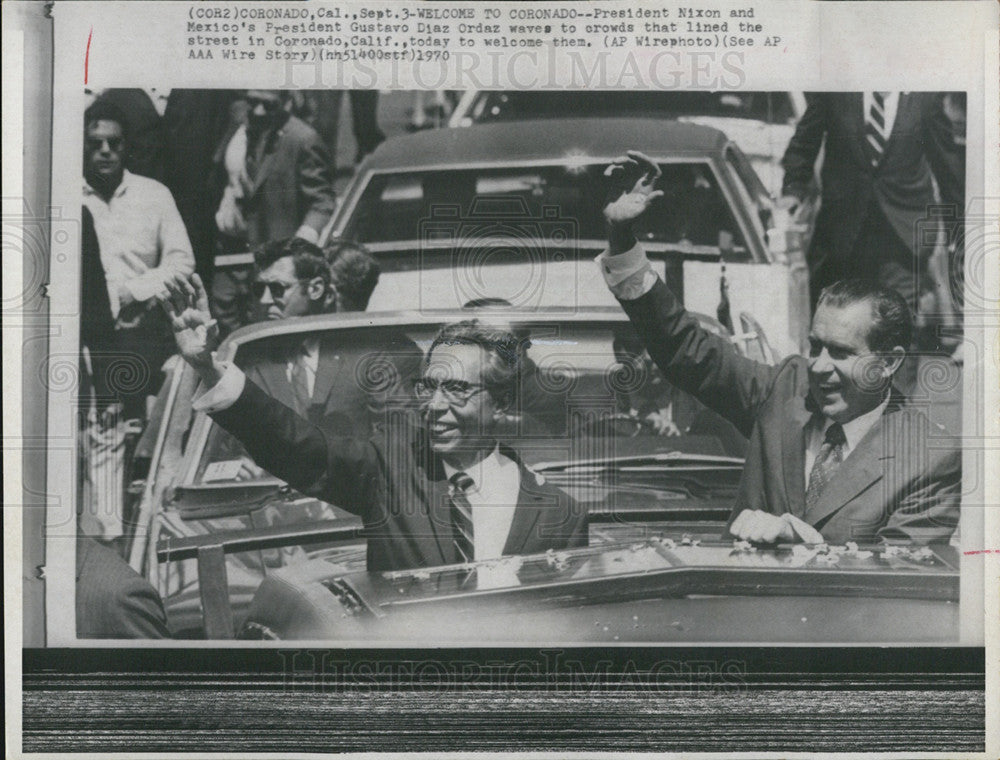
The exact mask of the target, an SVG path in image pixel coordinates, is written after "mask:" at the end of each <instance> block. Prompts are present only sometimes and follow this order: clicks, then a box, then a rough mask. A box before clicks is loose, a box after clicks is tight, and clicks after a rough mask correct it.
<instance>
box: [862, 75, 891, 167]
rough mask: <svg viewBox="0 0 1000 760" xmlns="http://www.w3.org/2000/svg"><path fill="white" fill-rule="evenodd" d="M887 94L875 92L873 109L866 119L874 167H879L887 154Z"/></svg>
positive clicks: (867, 139)
mask: <svg viewBox="0 0 1000 760" xmlns="http://www.w3.org/2000/svg"><path fill="white" fill-rule="evenodd" d="M887 94H888V93H885V92H873V93H872V104H871V108H869V109H868V115H867V118H866V119H865V139H866V141H867V143H868V153H869V156H870V157H871V162H872V166H878V164H879V161H881V160H882V154H883V153H885V143H886V140H887V139H888V138H889V135H888V134H887V131H886V128H885V96H886V95H887Z"/></svg>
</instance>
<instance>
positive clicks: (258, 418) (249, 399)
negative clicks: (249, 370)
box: [212, 379, 378, 518]
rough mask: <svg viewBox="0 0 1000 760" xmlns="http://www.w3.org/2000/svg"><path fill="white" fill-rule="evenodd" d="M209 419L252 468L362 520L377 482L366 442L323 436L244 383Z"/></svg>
mask: <svg viewBox="0 0 1000 760" xmlns="http://www.w3.org/2000/svg"><path fill="white" fill-rule="evenodd" d="M212 419H214V420H215V421H216V422H217V423H218V424H219V425H221V426H222V427H223V428H225V429H226V430H227V431H229V432H230V433H232V435H233V436H235V437H236V438H237V439H238V440H239V441H240V442H241V443H242V444H243V445H244V446H246V449H247V451H248V452H249V454H250V456H251V457H253V459H254V461H255V462H256V463H257V464H259V465H260V466H261V467H263V468H264V469H265V470H267V471H268V472H269V473H271V474H272V475H274V476H275V477H278V478H281V479H282V480H284V481H286V482H287V483H288V484H289V485H290V486H292V487H293V488H294V489H295V490H297V491H299V492H300V493H303V494H305V495H306V496H313V497H315V498H317V499H320V500H321V501H326V502H332V503H336V504H337V505H339V506H342V507H343V508H344V509H346V510H348V511H349V512H353V513H354V514H357V515H360V516H361V517H362V518H364V517H365V516H366V513H367V511H368V509H369V507H370V505H371V504H372V502H373V495H374V493H375V487H376V482H377V477H378V457H377V455H376V453H375V448H374V446H373V445H372V444H371V443H370V442H368V441H362V440H358V439H354V438H347V437H338V436H334V435H330V434H328V433H327V432H325V431H324V430H322V429H321V428H319V427H317V426H316V425H314V424H312V423H311V422H309V421H308V420H305V419H303V418H302V417H299V416H298V415H297V414H296V413H295V412H294V411H293V410H292V409H289V408H288V407H287V406H285V405H284V404H282V403H281V402H279V401H276V400H275V399H273V398H271V397H270V396H268V395H267V393H265V392H264V391H263V390H262V389H261V388H260V387H259V386H257V385H255V384H254V383H253V382H252V381H250V380H249V379H248V380H247V381H246V385H245V386H244V388H243V393H242V395H241V396H240V397H239V399H238V400H237V401H236V403H234V404H233V405H232V406H231V407H229V408H228V409H225V410H224V411H221V412H216V413H214V414H212Z"/></svg>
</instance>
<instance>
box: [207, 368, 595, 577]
mask: <svg viewBox="0 0 1000 760" xmlns="http://www.w3.org/2000/svg"><path fill="white" fill-rule="evenodd" d="M212 418H213V419H214V420H215V421H216V422H217V423H218V424H219V425H221V426H222V427H223V428H225V429H226V430H228V431H229V432H230V433H232V434H233V435H234V436H235V437H236V438H238V439H239V440H240V441H241V442H242V443H243V445H244V446H246V448H247V451H248V452H249V453H250V455H251V456H252V457H253V458H254V460H255V461H256V462H257V463H258V464H260V465H261V466H262V467H264V469H266V470H267V471H268V472H270V473H272V474H273V475H275V476H277V477H279V478H282V479H283V480H285V481H287V482H288V483H289V485H291V486H292V487H294V488H295V489H296V490H298V491H300V492H302V493H304V494H306V495H309V496H314V497H316V498H318V499H322V500H323V501H330V502H335V503H337V504H338V505H340V506H341V507H343V508H344V509H346V510H348V511H350V512H353V513H354V514H356V515H359V516H360V517H361V518H362V520H363V521H364V525H365V532H366V536H367V539H368V569H369V570H376V571H378V570H401V569H406V568H413V567H429V566H434V565H446V564H454V563H457V562H460V561H461V560H460V558H459V554H458V550H457V549H456V547H455V544H454V541H453V527H452V521H451V514H450V502H449V498H448V487H449V484H448V479H447V477H445V473H444V467H443V466H442V464H441V462H440V461H439V460H438V459H437V458H436V457H435V456H434V454H433V452H432V451H431V448H430V446H429V444H428V442H427V440H426V438H425V434H424V431H423V429H422V428H420V427H418V426H416V425H414V424H413V423H412V421H411V419H410V417H409V416H408V415H406V414H400V415H398V416H394V417H393V418H391V419H390V421H389V424H388V425H387V426H386V428H385V429H384V430H382V431H380V433H379V434H377V435H375V436H373V437H372V438H370V439H368V440H364V439H360V438H350V437H343V436H334V435H331V434H329V433H328V432H326V431H324V430H323V429H321V428H319V427H317V426H315V425H313V424H311V423H309V422H308V421H307V420H304V419H302V418H301V417H299V416H298V415H297V414H295V413H294V412H293V411H292V410H291V409H289V408H288V407H287V406H285V405H283V404H281V403H280V402H279V401H277V400H275V399H273V398H271V397H269V396H268V395H267V394H266V393H265V392H264V391H263V390H262V389H261V388H259V387H258V386H256V385H255V384H254V383H253V382H251V381H250V380H247V383H246V386H245V388H244V391H243V394H242V395H241V396H240V398H239V399H238V400H237V401H236V403H235V404H233V405H232V406H231V407H229V408H228V409H226V410H224V411H221V412H216V413H214V414H213V415H212ZM501 451H502V453H503V454H504V455H505V456H508V457H510V458H512V459H514V460H515V461H516V462H518V466H519V468H520V475H521V479H520V480H521V482H520V489H519V492H518V496H517V504H516V507H515V512H514V519H513V523H512V524H511V528H510V533H509V534H508V536H507V542H506V544H505V545H504V554H532V553H536V552H542V551H546V550H548V549H564V548H567V547H573V546H586V545H587V527H588V523H587V507H586V505H585V504H579V503H577V502H576V501H575V500H574V499H572V498H571V497H570V496H569V495H567V494H566V493H564V492H563V491H561V490H560V489H558V488H555V487H554V486H551V485H549V484H547V483H545V482H544V480H543V479H542V478H541V477H540V476H537V475H536V474H534V473H532V472H531V471H530V470H528V469H527V468H526V467H525V466H524V465H523V464H522V463H521V462H520V460H519V459H518V457H517V455H516V454H515V453H514V452H513V451H511V450H509V449H506V448H501Z"/></svg>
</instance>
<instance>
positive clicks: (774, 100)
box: [469, 90, 795, 124]
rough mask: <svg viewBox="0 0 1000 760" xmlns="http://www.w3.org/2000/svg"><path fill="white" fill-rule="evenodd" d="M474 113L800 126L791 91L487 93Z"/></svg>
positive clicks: (484, 117)
mask: <svg viewBox="0 0 1000 760" xmlns="http://www.w3.org/2000/svg"><path fill="white" fill-rule="evenodd" d="M469 114H470V117H471V119H472V121H474V122H476V123H490V122H503V121H518V120H523V119H538V118H564V117H572V116H667V117H672V118H676V117H678V116H714V117H722V118H736V119H753V120H756V121H762V122H766V123H768V124H790V123H793V122H794V119H795V110H794V106H793V104H792V100H791V97H790V96H789V94H788V93H787V92H734V91H731V90H729V91H724V92H700V91H687V92H679V91H643V92H635V91H627V90H626V91H620V90H611V91H601V90H585V91H569V92H553V91H549V90H546V91H544V92H543V91H531V90H528V91H499V92H497V91H489V92H487V91H484V92H481V93H480V94H479V96H478V97H477V98H476V99H475V100H474V101H473V103H472V105H471V107H470V109H469Z"/></svg>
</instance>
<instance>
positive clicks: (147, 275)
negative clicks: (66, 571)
mask: <svg viewBox="0 0 1000 760" xmlns="http://www.w3.org/2000/svg"><path fill="white" fill-rule="evenodd" d="M344 99H345V98H344V93H343V92H340V91H309V92H304V93H303V92H295V93H282V92H278V91H265V90H249V91H225V90H183V89H173V90H169V91H163V90H155V89H150V90H142V89H112V90H106V91H104V92H101V93H95V94H94V96H93V99H92V102H91V104H90V105H89V106H88V108H87V111H86V113H85V118H84V156H83V174H84V182H83V203H84V207H83V217H82V219H83V233H82V235H83V238H82V259H83V266H82V304H83V309H82V315H81V345H82V347H83V351H82V365H83V369H84V372H83V373H82V376H83V377H84V379H85V384H84V386H83V393H84V398H86V399H87V400H88V402H87V403H85V404H84V405H83V407H82V408H84V409H85V411H86V416H87V420H86V421H85V424H84V426H83V435H82V441H83V446H82V449H81V454H82V457H81V463H82V466H81V478H80V481H79V482H80V505H81V509H80V512H81V529H82V530H83V531H84V532H85V533H86V534H88V535H94V536H98V537H100V538H102V539H104V540H113V539H115V538H117V537H119V536H121V534H122V531H123V520H124V518H125V515H124V514H123V513H124V501H125V493H124V485H125V478H126V472H127V469H128V461H129V457H130V453H131V445H132V443H134V441H135V440H136V434H138V433H139V432H141V430H142V429H143V423H144V421H145V419H146V417H147V405H148V404H149V402H150V399H151V397H152V396H154V395H155V394H156V393H157V391H158V390H159V388H160V386H161V384H162V382H163V378H164V373H163V371H162V370H163V368H164V365H165V363H166V362H167V360H168V359H169V357H170V356H171V355H172V354H173V353H174V351H175V348H174V344H173V338H172V336H171V334H170V330H169V327H168V325H167V323H166V320H165V319H164V317H163V313H162V310H161V309H160V308H159V306H158V304H157V298H158V297H159V296H162V295H164V294H165V292H166V290H165V288H166V285H165V283H166V282H167V281H169V280H170V279H172V278H176V277H185V276H189V275H191V274H193V273H197V274H198V275H199V276H200V277H201V278H202V280H203V282H205V283H206V284H207V287H208V288H209V291H210V293H211V304H212V312H213V315H214V317H215V319H216V320H217V321H218V323H219V325H220V328H221V331H222V333H223V334H225V333H228V332H230V331H232V330H234V329H236V328H238V327H240V326H242V325H245V324H248V323H250V322H253V321H257V320H260V319H266V318H277V317H286V316H297V315H300V314H313V313H321V312H329V311H345V310H347V311H350V310H358V309H364V308H365V306H366V305H367V301H368V297H369V296H370V295H371V291H372V290H373V289H374V286H375V283H376V282H377V279H378V275H379V268H378V264H377V262H376V261H375V260H374V259H373V258H372V257H371V256H370V255H369V254H368V253H367V251H365V250H364V248H362V247H360V246H356V245H353V244H351V243H348V242H346V241H330V242H328V243H326V244H325V245H324V248H323V249H320V248H319V247H318V246H317V243H319V242H320V239H321V236H323V234H324V231H325V228H326V227H327V225H328V223H329V222H330V218H331V215H332V213H333V210H334V205H335V196H334V189H333V181H334V174H335V168H336V167H335V166H334V162H333V156H335V155H336V152H335V151H336V142H337V125H338V122H339V117H340V105H341V101H342V100H344ZM349 99H350V103H351V112H352V117H353V124H354V135H355V141H356V143H357V146H358V152H357V156H356V159H357V160H360V159H362V158H363V157H364V156H365V155H366V154H367V153H369V152H371V151H372V150H374V149H375V147H377V146H378V144H379V143H380V142H381V141H383V140H384V139H385V135H384V134H383V133H382V132H381V130H379V128H378V124H377V118H376V109H377V106H378V92H377V91H371V92H353V91H352V92H350V93H349ZM306 269H309V273H308V274H309V275H310V279H315V280H316V281H315V282H314V283H313V285H312V286H311V289H310V290H309V292H308V293H307V292H302V293H300V292H299V288H298V283H299V282H300V281H301V278H302V277H305V276H306V274H307V273H306V272H305V270H306ZM258 275H259V276H258ZM314 276H315V277H314ZM255 280H256V282H255ZM262 283H265V284H266V287H264V288H263V290H262V291H261V290H260V287H261V284H262ZM255 288H257V289H258V290H257V291H255Z"/></svg>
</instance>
